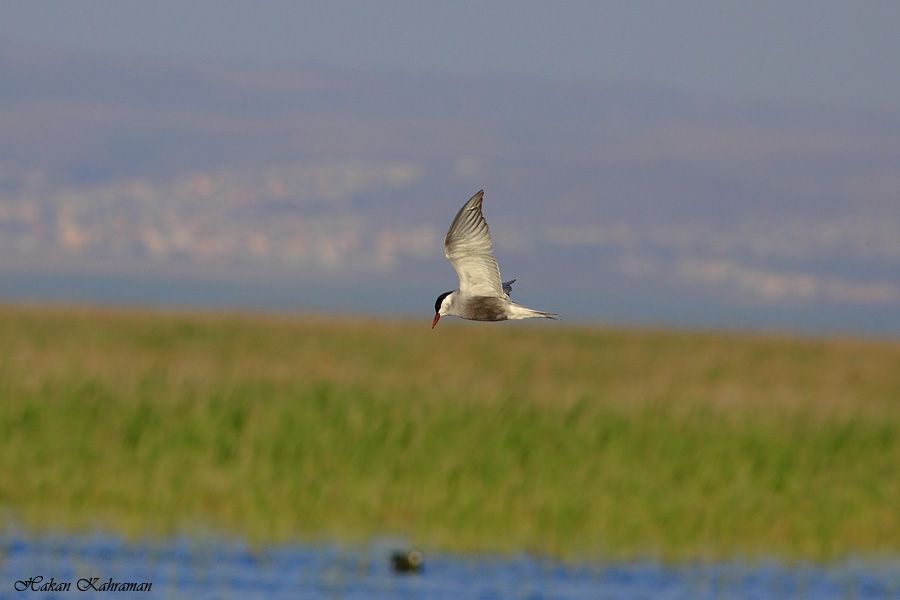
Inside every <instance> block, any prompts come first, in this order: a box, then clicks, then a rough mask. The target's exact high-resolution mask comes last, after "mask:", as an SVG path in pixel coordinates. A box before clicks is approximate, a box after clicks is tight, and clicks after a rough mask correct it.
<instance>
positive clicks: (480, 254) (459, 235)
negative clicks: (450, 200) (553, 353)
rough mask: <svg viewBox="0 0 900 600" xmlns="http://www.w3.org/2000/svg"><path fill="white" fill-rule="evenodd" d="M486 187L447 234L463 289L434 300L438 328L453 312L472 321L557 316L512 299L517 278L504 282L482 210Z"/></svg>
mask: <svg viewBox="0 0 900 600" xmlns="http://www.w3.org/2000/svg"><path fill="white" fill-rule="evenodd" d="M483 201H484V190H480V191H479V192H478V193H477V194H475V195H474V196H472V197H471V198H469V201H468V202H466V203H465V204H464V205H463V207H462V208H461V209H459V212H458V213H456V218H455V219H453V224H452V225H450V230H449V231H447V237H446V238H444V256H446V257H447V260H448V261H450V264H451V265H452V266H453V270H454V271H456V275H457V276H458V277H459V289H456V290H452V291H449V292H444V293H443V294H441V295H440V296H438V297H437V300H436V301H435V303H434V320H433V321H432V322H431V328H432V329H434V327H435V325H437V323H438V321H439V320H440V319H441V317H443V316H445V315H451V316H453V317H460V318H462V319H469V320H471V321H506V320H507V319H533V318H536V317H542V318H545V319H556V318H558V317H559V315H557V314H556V313H550V312H544V311H540V310H532V309H530V308H525V307H524V306H521V305H519V304H516V303H514V302H511V301H510V299H509V294H510V292H512V284H514V283H515V282H516V280H515V279H513V280H511V281H507V282H503V280H502V279H501V278H500V267H499V266H498V265H497V259H496V258H494V254H493V249H494V244H493V242H492V241H491V232H490V231H489V230H488V224H487V221H485V219H484V215H483V214H482V213H481V204H482V202H483Z"/></svg>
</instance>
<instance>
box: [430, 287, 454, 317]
mask: <svg viewBox="0 0 900 600" xmlns="http://www.w3.org/2000/svg"><path fill="white" fill-rule="evenodd" d="M452 293H453V292H444V293H443V294H441V295H440V296H438V297H437V300H435V301H434V312H436V313H437V312H440V311H441V302H443V301H444V298H446V297H447V296H449V295H450V294H452Z"/></svg>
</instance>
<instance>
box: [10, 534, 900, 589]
mask: <svg viewBox="0 0 900 600" xmlns="http://www.w3.org/2000/svg"><path fill="white" fill-rule="evenodd" d="M395 547H401V545H398V544H391V543H389V542H385V541H379V542H374V543H372V544H370V545H367V546H364V547H342V546H330V545H278V546H267V547H263V548H258V547H255V546H250V545H247V544H245V543H242V542H239V541H234V540H227V539H222V538H216V537H196V538H176V539H170V540H165V541H159V540H156V541H146V542H133V541H126V540H124V539H122V538H119V537H115V536H111V535H105V534H93V535H47V534H42V535H34V534H26V533H23V532H21V531H13V532H9V531H7V532H5V533H2V534H0V598H27V597H35V596H36V597H40V598H42V599H44V598H47V599H49V598H63V599H65V598H84V599H87V598H146V599H150V598H191V599H198V600H202V599H207V598H209V599H212V598H217V599H218V598H251V599H253V598H259V599H267V600H269V599H275V600H277V599H280V598H335V599H338V598H340V599H347V600H355V599H365V598H417V599H418V598H448V599H449V598H452V599H457V598H480V599H492V598H498V599H499V598H521V599H529V600H538V599H542V598H553V599H573V600H574V599H578V600H581V599H585V600H586V599H602V598H614V599H620V598H621V599H629V598H660V599H669V600H676V599H705V598H710V599H712V598H738V599H740V598H754V599H757V598H758V599H770V598H816V599H819V598H821V599H831V598H834V599H841V600H843V599H847V598H864V599H876V598H878V599H882V598H900V559H896V560H895V559H885V560H878V561H875V560H865V561H863V560H848V561H842V562H839V563H834V564H829V565H814V564H808V563H800V564H785V563H779V562H776V561H768V562H754V563H741V562H719V563H710V562H704V563H691V564H679V565H665V564H661V563H657V562H653V561H639V562H628V563H621V562H609V563H604V562H596V563H581V564H564V563H560V562H555V561H550V560H544V559H538V558H534V557H528V556H518V557H499V556H459V555H450V554H431V553H426V556H425V568H424V570H423V571H422V572H421V573H417V574H413V575H397V574H394V573H393V572H392V571H391V568H390V561H389V558H390V553H391V551H392V550H393V549H394V548H395ZM38 576H40V577H43V582H47V581H49V580H50V578H51V577H52V578H53V580H54V581H55V582H56V583H60V582H71V583H72V586H71V590H70V591H68V592H35V591H31V590H30V589H26V590H24V591H17V590H16V587H17V582H23V581H27V580H28V579H29V578H32V577H38ZM92 577H97V578H99V579H98V581H97V583H96V585H100V584H101V583H102V582H105V581H108V580H109V579H110V578H112V580H113V581H114V582H117V583H122V582H136V583H141V582H151V583H152V589H151V590H150V591H149V592H137V591H115V592H96V591H92V590H88V591H84V592H82V591H78V590H77V589H76V583H77V581H78V580H79V579H85V578H92ZM19 587H23V584H22V583H19Z"/></svg>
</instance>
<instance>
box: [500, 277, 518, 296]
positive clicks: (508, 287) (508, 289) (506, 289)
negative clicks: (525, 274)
mask: <svg viewBox="0 0 900 600" xmlns="http://www.w3.org/2000/svg"><path fill="white" fill-rule="evenodd" d="M515 282H516V280H515V279H510V280H509V281H504V282H503V293H504V294H506V295H507V296H509V295H510V294H512V284H514V283H515Z"/></svg>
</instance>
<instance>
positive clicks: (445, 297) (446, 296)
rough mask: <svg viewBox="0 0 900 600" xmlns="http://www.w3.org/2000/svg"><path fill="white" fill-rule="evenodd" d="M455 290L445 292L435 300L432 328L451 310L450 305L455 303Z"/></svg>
mask: <svg viewBox="0 0 900 600" xmlns="http://www.w3.org/2000/svg"><path fill="white" fill-rule="evenodd" d="M453 294H454V292H444V293H443V294H441V295H440V296H438V297H437V300H435V301H434V320H433V321H432V322H431V328H432V329H434V326H435V325H437V323H438V321H440V320H441V317H443V316H444V315H446V314H448V313H449V312H450V305H451V304H453Z"/></svg>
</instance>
